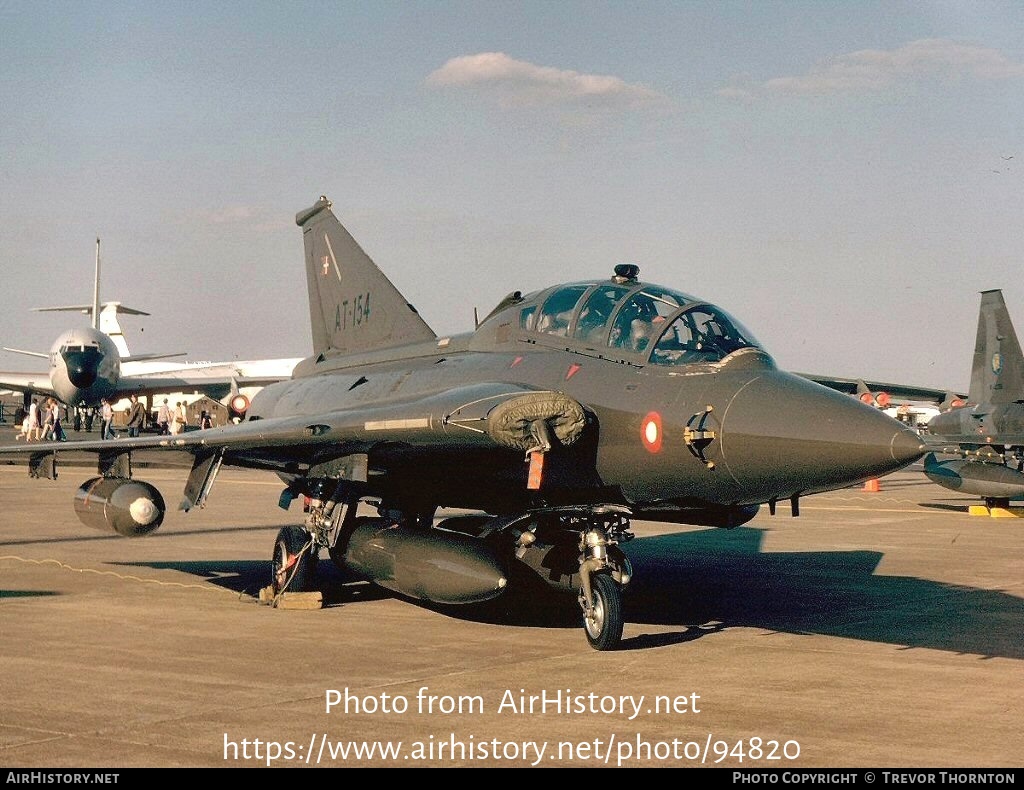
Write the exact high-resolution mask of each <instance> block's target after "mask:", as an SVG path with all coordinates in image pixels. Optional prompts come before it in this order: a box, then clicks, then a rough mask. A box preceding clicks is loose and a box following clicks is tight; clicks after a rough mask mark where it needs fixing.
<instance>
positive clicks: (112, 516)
mask: <svg viewBox="0 0 1024 790" xmlns="http://www.w3.org/2000/svg"><path fill="white" fill-rule="evenodd" d="M166 510H167V507H166V505H164V498H163V497H162V496H160V492H159V491H157V489H156V488H154V487H153V486H151V485H150V484H149V483H146V482H143V481H141V480H129V479H127V478H123V477H94V478H93V479H91V480H87V481H85V483H83V484H82V486H81V488H79V489H78V491H77V492H75V515H77V516H78V520H79V521H81V522H82V523H83V524H85V526H87V527H91V528H93V529H98V530H102V531H103V532H116V533H117V534H118V535H123V536H124V537H126V538H135V537H139V536H141V535H148V534H149V533H150V532H152V531H153V530H155V529H156V528H157V527H159V526H160V524H162V523H163V520H164V512H165V511H166Z"/></svg>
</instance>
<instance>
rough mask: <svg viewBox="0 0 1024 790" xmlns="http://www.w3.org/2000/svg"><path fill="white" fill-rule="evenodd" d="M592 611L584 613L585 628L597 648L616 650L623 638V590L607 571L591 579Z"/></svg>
mask: <svg viewBox="0 0 1024 790" xmlns="http://www.w3.org/2000/svg"><path fill="white" fill-rule="evenodd" d="M590 587H591V613H590V614H589V615H588V614H587V613H586V612H584V613H583V630H584V631H585V632H586V634H587V641H588V642H590V646H591V647H592V648H594V649H595V650H615V649H616V648H617V647H618V646H619V642H620V641H621V639H622V626H623V619H622V591H621V590H620V589H619V586H618V585H617V584H616V583H615V581H614V580H613V579H612V578H611V577H610V576H608V575H607V574H605V573H599V574H597V575H596V576H593V577H591V579H590Z"/></svg>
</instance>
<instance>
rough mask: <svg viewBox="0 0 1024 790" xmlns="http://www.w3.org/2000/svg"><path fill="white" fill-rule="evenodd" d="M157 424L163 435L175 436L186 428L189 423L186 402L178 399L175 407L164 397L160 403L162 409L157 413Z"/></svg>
mask: <svg viewBox="0 0 1024 790" xmlns="http://www.w3.org/2000/svg"><path fill="white" fill-rule="evenodd" d="M156 425H157V428H159V429H160V435H161V436H175V435H177V434H179V433H181V432H182V431H184V430H185V428H186V426H187V425H188V414H187V412H186V411H185V404H184V403H182V402H181V401H178V402H177V403H175V404H174V408H171V405H170V404H169V403H168V402H167V398H164V402H163V403H161V404H160V410H159V411H158V412H157V414H156Z"/></svg>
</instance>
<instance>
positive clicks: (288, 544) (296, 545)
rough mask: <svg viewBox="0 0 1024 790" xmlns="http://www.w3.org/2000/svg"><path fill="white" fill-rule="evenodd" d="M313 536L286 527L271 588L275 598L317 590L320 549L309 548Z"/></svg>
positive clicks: (276, 546) (273, 565)
mask: <svg viewBox="0 0 1024 790" xmlns="http://www.w3.org/2000/svg"><path fill="white" fill-rule="evenodd" d="M310 540H311V535H310V534H309V533H308V532H306V531H305V530H302V529H299V528H298V527H283V528H282V529H281V531H280V532H278V533H277V540H276V541H275V542H274V556H273V560H272V562H271V584H272V585H273V588H274V596H275V597H276V596H278V595H280V594H281V593H283V592H285V591H288V592H310V591H311V590H313V589H314V588H315V586H316V566H317V547H316V545H315V544H314V545H311V546H310V545H308V544H309V543H310Z"/></svg>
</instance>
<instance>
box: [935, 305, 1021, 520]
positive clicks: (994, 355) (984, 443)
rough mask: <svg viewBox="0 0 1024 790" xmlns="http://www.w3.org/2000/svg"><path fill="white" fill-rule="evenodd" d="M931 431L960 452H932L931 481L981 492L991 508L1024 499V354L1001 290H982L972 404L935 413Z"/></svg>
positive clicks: (937, 439)
mask: <svg viewBox="0 0 1024 790" xmlns="http://www.w3.org/2000/svg"><path fill="white" fill-rule="evenodd" d="M928 433H929V434H931V436H930V437H929V445H932V444H937V445H939V446H944V447H943V449H945V451H946V452H950V453H955V454H958V455H960V456H961V457H960V458H957V459H950V460H939V459H938V458H937V457H936V455H935V453H929V454H928V456H927V458H925V466H924V471H925V474H926V475H928V477H929V478H930V479H931V480H932V481H934V482H936V483H938V484H939V485H941V486H945V487H946V488H950V489H953V490H954V491H962V492H964V493H967V494H977V495H978V496H980V497H983V498H984V499H985V504H986V506H987V507H988V508H1006V507H1008V505H1009V500H1011V499H1021V498H1024V472H1022V471H1021V470H1022V469H1024V355H1022V354H1021V349H1020V343H1019V342H1018V340H1017V333H1016V331H1014V328H1013V323H1012V322H1011V321H1010V313H1009V311H1008V310H1007V309H1006V302H1005V301H1004V300H1003V293H1002V291H999V290H994V291H982V293H981V309H980V310H979V312H978V334H977V336H976V339H975V344H974V362H973V364H972V367H971V386H970V390H969V392H968V395H967V403H966V404H964V405H962V406H960V407H959V408H955V409H951V410H949V411H946V412H943V413H942V414H938V415H936V416H935V417H933V418H932V419H931V420H930V421H929V423H928ZM932 439H934V442H933V441H932ZM979 507H980V506H979Z"/></svg>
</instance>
